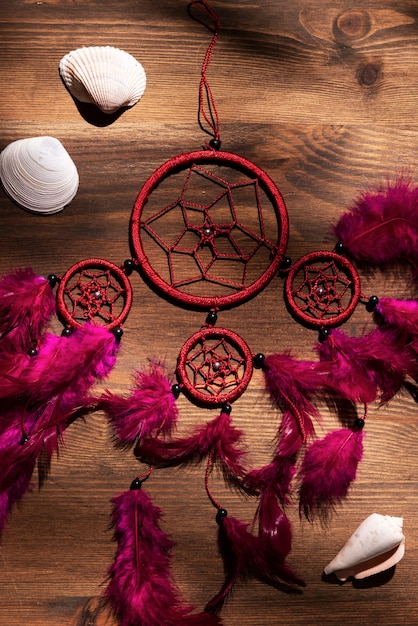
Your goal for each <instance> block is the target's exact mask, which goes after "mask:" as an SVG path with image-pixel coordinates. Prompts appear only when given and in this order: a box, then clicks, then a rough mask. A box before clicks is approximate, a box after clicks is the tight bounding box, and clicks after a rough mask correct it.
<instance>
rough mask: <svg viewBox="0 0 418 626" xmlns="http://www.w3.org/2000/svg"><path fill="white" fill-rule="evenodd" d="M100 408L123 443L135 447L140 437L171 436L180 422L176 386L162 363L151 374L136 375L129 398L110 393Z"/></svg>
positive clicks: (149, 372) (103, 397) (152, 369)
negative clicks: (168, 376)
mask: <svg viewBox="0 0 418 626" xmlns="http://www.w3.org/2000/svg"><path fill="white" fill-rule="evenodd" d="M99 404H100V408H101V409H103V410H104V411H105V413H106V414H107V416H108V417H109V419H110V422H111V424H112V426H113V429H114V431H115V434H116V437H117V438H118V440H119V441H120V442H122V443H129V444H131V443H133V442H134V441H135V440H136V439H137V438H138V437H140V436H141V437H150V436H152V435H156V434H168V435H169V434H171V433H172V431H173V428H174V427H175V425H176V423H177V419H178V409H177V405H176V401H175V396H174V395H173V392H172V383H171V382H170V380H169V379H168V378H167V376H166V373H165V370H164V367H163V365H162V364H161V363H158V362H153V363H151V364H150V368H149V371H137V372H136V373H135V387H134V388H133V389H132V392H131V395H130V396H129V397H127V398H123V397H121V396H118V395H116V394H113V393H111V392H110V391H107V392H106V393H105V394H104V395H103V396H102V397H101V398H100V403H99Z"/></svg>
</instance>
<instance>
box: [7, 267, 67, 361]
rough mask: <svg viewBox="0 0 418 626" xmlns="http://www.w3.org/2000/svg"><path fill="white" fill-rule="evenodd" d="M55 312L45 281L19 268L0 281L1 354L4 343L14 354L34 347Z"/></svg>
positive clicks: (29, 270) (30, 271)
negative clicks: (12, 349)
mask: <svg viewBox="0 0 418 626" xmlns="http://www.w3.org/2000/svg"><path fill="white" fill-rule="evenodd" d="M54 312H55V297H54V294H53V291H52V288H51V286H50V284H49V282H48V280H47V279H46V278H43V277H42V276H37V275H36V274H35V273H34V272H33V271H32V270H31V269H24V270H23V269H21V270H17V271H16V272H14V273H11V274H7V275H6V276H3V278H2V279H1V280H0V354H1V350H2V343H3V340H6V343H7V344H8V345H10V344H11V345H13V346H14V349H15V350H16V351H22V352H27V351H28V350H29V349H30V348H31V347H33V346H34V345H35V346H36V344H37V342H38V340H39V338H40V337H41V335H42V333H43V330H44V328H45V326H46V324H47V323H48V322H49V320H50V319H51V317H52V315H53V314H54Z"/></svg>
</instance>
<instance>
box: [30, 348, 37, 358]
mask: <svg viewBox="0 0 418 626" xmlns="http://www.w3.org/2000/svg"><path fill="white" fill-rule="evenodd" d="M37 354H38V351H37V349H36V348H30V349H29V350H28V356H30V357H32V356H36V355H37Z"/></svg>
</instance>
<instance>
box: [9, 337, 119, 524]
mask: <svg viewBox="0 0 418 626" xmlns="http://www.w3.org/2000/svg"><path fill="white" fill-rule="evenodd" d="M116 350H117V342H116V340H115V338H114V336H113V335H112V333H110V332H108V331H107V330H106V329H104V328H101V327H92V326H88V325H87V326H84V327H83V328H81V329H80V330H77V331H75V332H74V333H73V334H72V335H71V336H70V337H68V338H67V337H56V336H55V335H52V334H47V335H46V336H45V338H44V339H43V340H42V342H41V344H40V348H39V354H38V355H37V356H36V357H32V358H31V359H30V363H29V365H28V367H27V368H26V370H24V372H23V374H22V376H21V378H20V389H19V393H17V394H16V396H15V398H14V399H13V401H12V400H11V401H10V402H9V406H8V409H7V410H6V411H5V412H4V413H3V415H2V418H1V421H0V454H1V463H0V494H1V498H2V501H3V506H2V510H3V511H4V512H5V515H6V517H7V514H8V512H9V511H10V509H11V507H12V506H13V504H14V502H15V501H16V498H15V497H14V496H11V494H16V493H18V494H19V498H20V497H21V496H22V495H23V491H24V490H23V488H19V485H20V484H21V483H20V477H22V476H23V477H28V476H29V478H30V476H31V474H32V472H33V469H34V467H35V465H36V462H38V463H39V466H40V479H41V482H42V479H43V478H44V476H45V475H46V474H47V471H48V468H49V464H50V461H51V458H52V456H53V455H54V453H57V452H58V450H59V447H60V445H61V443H62V439H63V434H64V431H65V429H66V428H67V426H68V425H69V424H70V423H71V422H72V421H73V420H74V419H76V418H77V417H79V416H81V415H83V414H85V413H86V412H88V411H90V410H92V408H94V407H92V404H91V403H92V398H91V397H90V396H89V393H88V392H89V390H90V388H91V386H92V385H93V384H94V382H95V381H96V380H98V379H101V378H103V377H104V376H106V375H107V374H108V373H109V371H110V368H111V367H112V366H113V364H114V362H115V359H116ZM26 482H27V486H29V481H26ZM14 486H15V487H16V488H15V487H14ZM5 521H6V520H5V517H4V514H3V518H2V519H1V520H0V526H4V523H5Z"/></svg>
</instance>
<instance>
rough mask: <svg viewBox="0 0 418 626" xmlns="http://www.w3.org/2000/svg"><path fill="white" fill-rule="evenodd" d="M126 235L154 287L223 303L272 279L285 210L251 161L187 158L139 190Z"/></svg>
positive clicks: (206, 155)
mask: <svg viewBox="0 0 418 626" xmlns="http://www.w3.org/2000/svg"><path fill="white" fill-rule="evenodd" d="M179 163H180V164H181V165H182V166H183V165H184V167H178V165H179ZM162 182H163V183H164V184H161V183H162ZM179 190H180V191H179ZM151 192H152V193H151ZM173 197H174V200H173ZM131 233H132V241H133V246H134V249H135V256H136V258H137V259H138V261H139V263H140V265H141V267H142V269H143V270H144V271H145V273H146V275H147V277H148V278H150V279H151V281H152V282H154V283H155V284H156V285H157V287H159V288H160V289H162V290H163V291H164V292H165V293H166V294H168V295H170V296H172V297H173V298H176V299H179V300H181V301H182V302H185V303H187V304H191V305H194V306H204V307H207V306H215V307H216V306H224V305H226V304H231V303H234V302H235V301H237V302H241V301H242V300H244V299H245V298H248V297H250V296H252V295H254V294H255V293H258V291H260V290H261V289H262V288H263V287H264V286H265V285H266V284H267V282H268V281H269V280H270V279H271V278H272V276H273V275H274V274H275V272H276V271H277V269H278V267H279V264H280V261H281V258H282V257H281V255H282V254H283V252H284V250H285V248H286V244H287V236H288V224H287V212H286V207H285V205H284V202H283V199H282V198H281V195H280V193H279V191H278V190H277V188H276V187H275V186H274V183H273V182H272V181H271V179H269V178H268V177H267V175H266V174H265V173H264V172H262V170H260V169H259V168H257V167H256V166H255V165H254V164H252V163H250V162H248V161H245V160H244V159H242V158H240V157H238V156H237V155H231V154H228V153H215V152H213V153H211V152H208V151H205V152H197V153H189V154H186V155H180V157H175V158H174V159H171V160H170V161H169V162H167V163H166V164H164V165H163V166H161V168H159V170H157V171H156V172H155V173H154V175H153V176H152V177H151V178H150V179H149V181H147V183H146V184H145V185H144V188H143V190H141V192H140V194H139V196H138V198H137V201H136V204H135V207H134V211H133V215H132V220H131Z"/></svg>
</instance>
